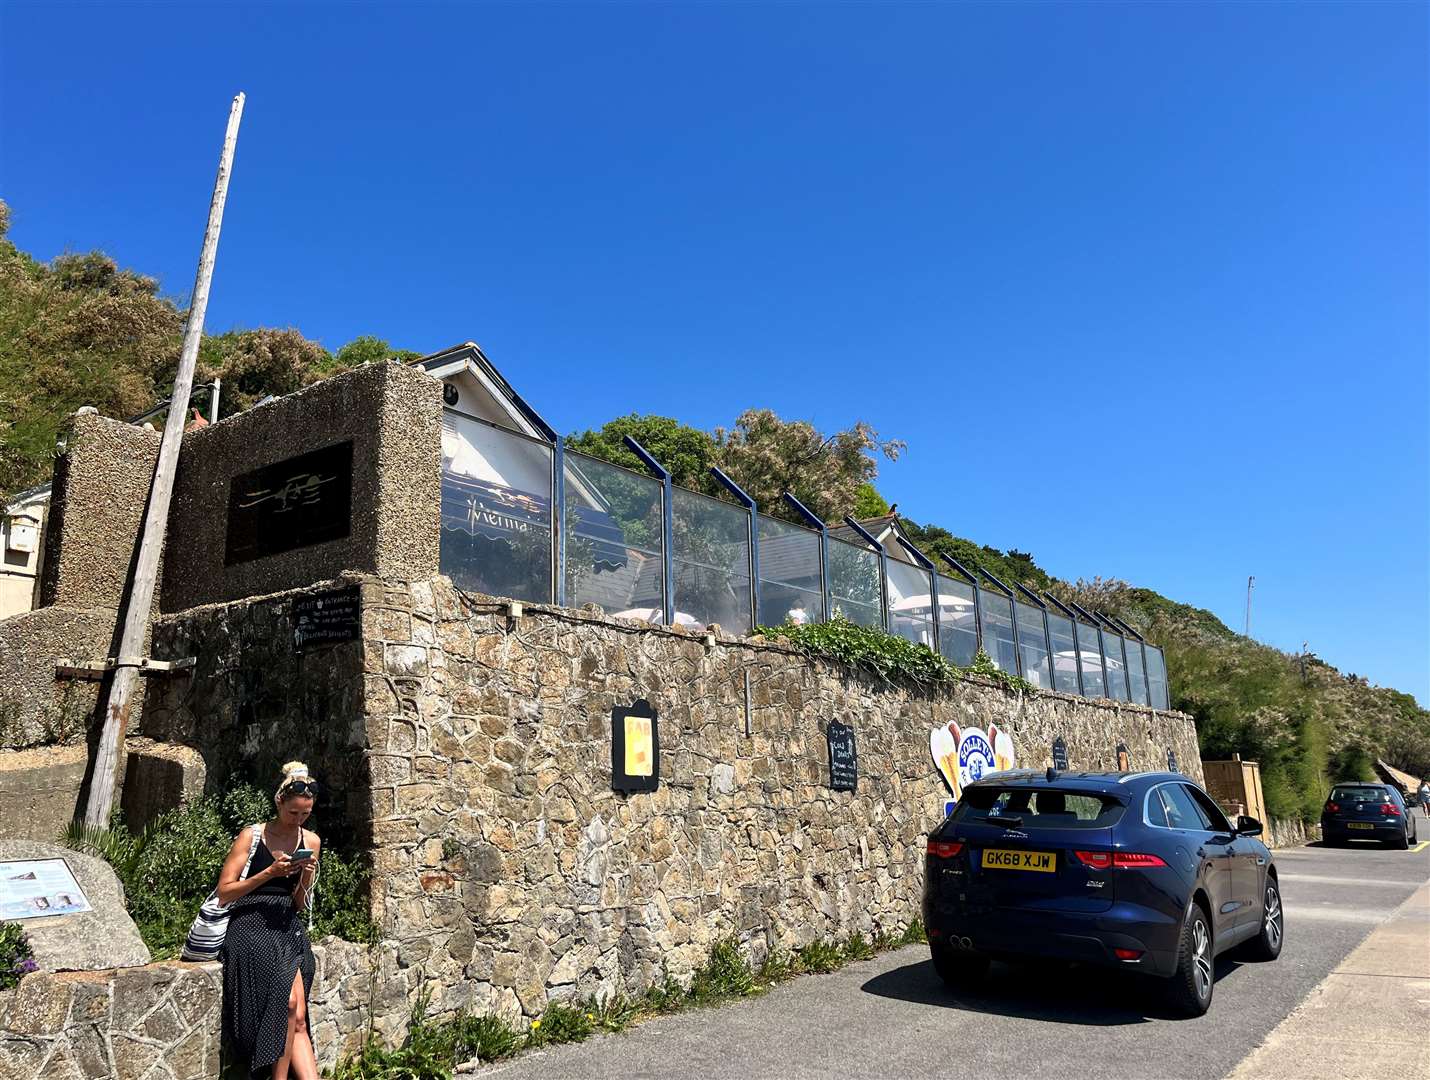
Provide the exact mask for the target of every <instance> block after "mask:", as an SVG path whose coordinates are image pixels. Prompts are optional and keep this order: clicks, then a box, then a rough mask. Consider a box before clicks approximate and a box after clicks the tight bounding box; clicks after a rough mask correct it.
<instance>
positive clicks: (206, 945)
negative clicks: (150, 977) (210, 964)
mask: <svg viewBox="0 0 1430 1080" xmlns="http://www.w3.org/2000/svg"><path fill="white" fill-rule="evenodd" d="M262 835H263V826H262V825H255V826H254V827H253V839H252V841H250V843H249V845H248V860H247V861H246V862H245V863H244V864H243V873H241V874H239V875H238V880H239V881H242V880H243V879H244V878H246V877H248V868H249V867H250V866H252V865H253V853H254V852H255V851H257V850H258V839H259V837H260V836H262ZM232 906H233V905H231V904H221V903H219V898H218V889H217V888H215V889H214V891H213V892H211V893H209V895H208V899H207V900H205V901H204V902H203V903H202V904H200V905H199V913H198V914H197V915H195V916H194V923H193V925H192V926H190V927H189V936H188V937H187V938H185V939H184V949H183V951H182V952H181V953H179V959H181V960H190V961H194V962H199V961H203V960H217V959H218V951H219V949H221V948H223V937H224V935H225V934H226V933H228V909H229V908H230V907H232Z"/></svg>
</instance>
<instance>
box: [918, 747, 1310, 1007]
mask: <svg viewBox="0 0 1430 1080" xmlns="http://www.w3.org/2000/svg"><path fill="white" fill-rule="evenodd" d="M1261 831H1262V827H1261V823H1260V822H1258V821H1256V820H1255V819H1253V818H1248V817H1242V818H1239V819H1238V820H1237V823H1236V825H1235V826H1233V825H1232V823H1231V822H1229V821H1228V820H1227V819H1226V816H1225V815H1224V814H1223V813H1222V812H1221V810H1220V809H1219V808H1218V807H1217V804H1216V803H1215V802H1214V801H1213V800H1212V798H1211V797H1210V796H1209V795H1207V793H1206V792H1205V791H1203V790H1202V789H1201V788H1200V787H1198V786H1197V785H1196V784H1195V783H1193V782H1192V781H1190V780H1188V779H1187V778H1186V777H1185V776H1182V775H1180V774H1178V773H1165V772H1161V773H1091V772H1064V773H1058V772H1055V771H1053V770H1052V769H1049V770H1048V771H1047V772H1045V773H1042V772H1030V771H1017V772H1006V773H998V774H995V775H993V776H990V777H987V778H985V779H983V780H979V781H975V782H974V783H971V784H969V785H968V786H967V787H966V788H964V790H963V795H962V797H961V798H960V799H959V802H958V804H957V806H956V807H955V808H954V811H953V813H952V814H951V815H950V816H949V818H948V820H947V821H945V822H944V824H943V825H942V826H941V827H940V828H939V829H938V830H937V831H936V832H934V833H933V835H931V836H930V837H929V839H928V857H927V862H926V865H925V877H924V902H923V912H924V925H925V926H926V927H927V929H928V937H929V946H930V949H931V950H932V953H933V962H934V967H935V968H936V969H937V970H938V973H939V975H940V976H941V977H942V978H943V979H944V981H945V982H947V983H949V984H952V985H968V984H969V983H971V982H973V981H975V980H977V979H978V978H979V977H980V976H981V975H982V974H983V973H984V972H985V971H986V970H987V967H988V962H989V960H990V959H991V958H998V959H1017V958H1019V957H1052V958H1061V959H1064V960H1072V961H1079V962H1083V963H1089V964H1098V965H1106V966H1112V967H1116V968H1120V969H1123V970H1127V971H1131V972H1140V973H1143V974H1147V975H1153V976H1159V977H1161V978H1162V979H1164V980H1166V988H1167V991H1168V994H1169V998H1170V1001H1171V1003H1172V1005H1173V1007H1174V1009H1175V1010H1176V1011H1177V1012H1179V1013H1181V1014H1182V1015H1186V1016H1200V1015H1201V1014H1203V1013H1205V1012H1206V1011H1207V1008H1208V1007H1209V1006H1210V1005H1211V1000H1212V990H1213V988H1214V981H1215V980H1214V978H1213V963H1214V960H1215V958H1216V956H1217V955H1218V954H1220V953H1223V952H1225V951H1226V950H1228V949H1231V948H1233V947H1235V946H1242V947H1243V951H1244V952H1245V953H1246V955H1247V956H1248V958H1251V959H1259V960H1274V959H1276V957H1277V956H1279V955H1280V953H1281V945H1282V942H1283V941H1284V938H1285V916H1284V913H1283V912H1282V909H1281V894H1280V890H1279V888H1278V885H1277V875H1276V866H1275V863H1274V862H1273V861H1272V858H1271V852H1270V851H1269V850H1268V849H1267V848H1266V846H1265V845H1264V844H1262V843H1261V841H1260V840H1258V839H1256V837H1258V836H1259V835H1261Z"/></svg>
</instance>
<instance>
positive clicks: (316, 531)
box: [224, 440, 353, 566]
mask: <svg viewBox="0 0 1430 1080" xmlns="http://www.w3.org/2000/svg"><path fill="white" fill-rule="evenodd" d="M352 495H353V444H352V442H351V440H350V441H348V442H342V443H337V444H335V445H333V446H325V447H323V449H321V450H314V451H312V452H311V453H307V454H300V455H298V456H297V457H293V458H289V459H288V460H286V461H280V462H278V463H277V464H276V465H265V466H264V467H263V468H261V469H255V470H253V471H252V472H248V473H243V474H242V475H241V476H235V477H234V478H233V480H232V481H231V482H230V483H229V489H228V530H227V533H226V537H225V541H224V565H225V566H233V565H235V564H236V563H243V562H250V561H252V560H253V559H259V558H262V557H263V556H265V555H279V554H281V553H283V552H285V551H292V550H294V549H295V548H301V547H309V546H311V545H313V544H325V543H327V542H328V541H330V540H341V539H342V538H343V537H345V536H347V535H348V533H349V532H350V531H351V529H352V501H353V500H352Z"/></svg>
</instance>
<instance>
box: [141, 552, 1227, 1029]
mask: <svg viewBox="0 0 1430 1080" xmlns="http://www.w3.org/2000/svg"><path fill="white" fill-rule="evenodd" d="M348 580H349V581H352V580H359V581H360V583H361V584H360V588H361V596H362V603H363V613H362V639H363V640H361V641H355V642H351V643H346V644H340V645H337V646H334V647H331V648H328V649H324V650H320V651H317V652H309V653H303V654H298V653H295V652H294V650H293V647H292V610H293V604H294V602H295V600H296V599H297V598H298V597H299V596H301V595H303V594H304V591H303V590H297V591H293V592H289V593H283V594H278V595H274V596H270V597H263V598H257V599H253V600H249V601H243V602H239V603H234V604H227V605H215V606H211V607H203V608H196V609H192V610H189V611H186V612H182V613H179V614H176V615H172V616H167V617H165V618H163V619H161V620H159V622H158V623H157V624H156V627H155V651H156V654H158V655H160V656H161V657H167V656H174V655H180V654H182V655H194V656H197V657H198V663H199V667H198V669H197V670H196V672H195V676H194V678H193V679H192V680H187V679H185V680H174V681H172V682H170V683H166V684H165V688H164V689H165V692H164V693H163V694H162V695H160V694H158V693H153V694H151V700H150V702H149V703H148V705H147V707H146V710H145V714H144V717H143V719H142V726H143V733H144V734H145V735H148V736H152V737H154V738H157V739H162V740H167V741H174V742H187V743H190V744H191V745H193V746H195V747H196V748H197V749H198V750H199V751H200V753H201V754H202V756H203V757H204V759H205V761H206V762H207V764H208V768H209V773H210V776H213V777H221V776H225V775H230V774H232V773H249V774H251V775H254V776H257V777H260V778H265V779H266V778H270V777H271V774H272V773H273V771H274V769H275V768H276V766H277V765H278V764H279V763H280V762H281V761H283V760H285V759H287V758H291V757H301V758H303V759H305V760H307V761H309V763H310V764H312V765H313V766H314V767H315V769H316V771H317V772H318V774H319V776H320V778H321V779H322V780H323V781H324V782H325V783H324V796H323V799H322V800H320V804H319V808H318V818H319V821H318V826H317V827H318V829H319V831H320V832H323V831H324V826H323V824H322V821H323V818H324V817H325V815H326V816H328V819H329V820H338V819H341V820H342V821H343V823H344V828H345V829H346V830H347V835H345V836H344V838H343V839H344V840H345V841H347V842H349V843H354V842H355V843H357V844H359V845H360V846H363V847H366V848H368V849H369V850H370V851H371V852H372V855H373V859H374V864H375V870H376V875H375V883H376V884H375V888H374V896H373V905H374V913H375V916H376V918H377V919H378V921H379V924H380V926H381V927H382V929H383V932H384V934H385V937H386V939H387V941H388V942H389V943H390V944H391V945H392V947H393V949H394V957H395V962H394V963H393V964H392V966H391V970H390V971H389V972H388V973H387V974H386V975H385V976H384V982H383V985H384V988H385V992H387V993H389V994H391V995H392V1000H393V1004H392V1006H391V1009H392V1011H391V1012H386V1011H381V1012H380V1018H383V1019H384V1022H386V1021H387V1020H389V1019H390V1018H391V1017H392V1016H397V1015H400V1013H401V1012H402V1011H403V1010H404V1009H405V1004H404V1003H405V1001H406V1000H408V999H409V998H410V997H411V996H412V995H415V994H416V993H417V992H418V991H419V989H420V988H421V986H422V984H423V983H424V982H425V983H426V984H427V989H429V990H431V991H432V993H433V996H434V1003H435V1005H436V1007H437V1008H441V1009H449V1008H455V1007H457V1006H460V1005H469V1006H471V1007H473V1008H475V1009H477V1010H482V1011H485V1010H497V1011H502V1012H505V1013H508V1014H513V1015H514V1014H517V1013H523V1014H526V1015H534V1014H536V1013H538V1012H540V1011H541V1009H542V1008H543V1007H544V1006H545V1005H546V1004H547V1002H548V1001H549V1000H553V999H560V998H563V997H567V996H571V995H576V994H581V995H584V994H589V993H594V992H596V991H598V990H626V991H630V992H635V991H639V990H640V989H641V988H643V987H644V986H646V985H648V984H649V983H650V982H651V981H652V980H654V979H656V978H659V977H660V976H661V975H662V973H663V972H664V971H665V970H668V971H669V972H670V973H671V974H673V975H675V976H676V977H681V976H683V975H684V974H686V973H688V972H689V970H690V969H691V968H692V967H693V966H694V965H696V964H697V963H699V962H700V961H701V960H702V959H703V958H704V956H705V955H706V952H707V951H708V948H709V946H710V945H711V943H712V942H714V941H715V940H716V939H718V938H719V937H722V936H724V935H727V934H737V935H739V936H740V938H741V939H742V940H743V941H744V942H745V944H746V945H747V946H748V948H749V949H750V950H751V951H752V952H753V953H754V954H755V955H756V957H757V958H758V956H759V955H760V954H762V953H763V952H764V951H765V950H766V949H768V948H771V947H778V948H792V947H797V946H799V945H802V944H804V943H807V942H809V941H811V940H813V939H815V938H836V937H841V936H844V935H846V934H849V933H851V932H854V931H859V932H863V933H872V932H874V931H876V930H881V929H883V930H887V929H894V928H897V927H901V926H903V925H904V924H906V923H907V922H908V921H909V920H910V919H912V918H913V917H914V916H915V915H916V914H917V911H918V903H919V896H920V890H921V874H922V841H923V837H924V835H925V834H926V833H927V831H928V830H929V829H930V828H931V827H932V826H933V825H935V824H936V823H937V822H938V821H939V820H940V819H941V817H942V812H943V805H944V802H945V800H946V798H947V794H946V792H945V791H944V788H943V785H942V782H941V780H939V778H938V776H937V774H936V772H935V769H934V765H933V762H932V760H931V758H930V754H929V748H928V740H929V733H930V730H931V728H932V727H933V726H934V725H943V724H946V723H948V722H949V721H950V720H956V721H957V722H958V723H959V724H960V725H965V726H966V725H974V726H980V727H983V728H985V729H986V728H987V727H989V726H990V725H995V724H996V725H997V726H998V728H999V729H1000V730H1005V731H1007V732H1009V733H1010V734H1011V736H1012V737H1013V740H1014V743H1015V745H1016V746H1017V749H1018V754H1019V761H1020V763H1021V764H1024V765H1029V766H1035V767H1043V766H1046V765H1047V764H1050V762H1051V749H1050V748H1051V744H1052V741H1053V739H1054V738H1056V737H1058V736H1061V737H1062V738H1063V739H1064V741H1065V742H1066V745H1067V750H1068V756H1069V759H1070V763H1071V765H1072V767H1073V768H1084V767H1086V768H1099V767H1101V768H1115V766H1116V746H1117V744H1118V743H1119V742H1122V743H1125V744H1126V745H1127V746H1128V748H1129V750H1130V752H1131V758H1132V764H1133V766H1134V767H1139V768H1153V769H1155V768H1162V767H1164V766H1165V761H1166V753H1167V750H1168V749H1171V750H1173V751H1174V752H1175V753H1176V755H1177V758H1178V760H1179V761H1181V762H1183V763H1184V767H1185V768H1188V769H1189V770H1192V775H1193V776H1194V778H1196V779H1200V778H1201V777H1200V768H1199V765H1200V762H1199V758H1198V755H1197V752H1196V736H1195V732H1194V730H1193V726H1192V723H1191V721H1190V719H1189V718H1187V717H1185V716H1182V715H1180V714H1175V713H1157V712H1154V711H1152V710H1150V709H1147V708H1145V707H1140V706H1131V705H1126V704H1116V703H1113V702H1089V701H1085V700H1083V699H1081V698H1071V697H1065V696H1062V695H1056V694H1041V695H1037V696H1034V697H1026V696H1022V695H1019V694H1015V693H1010V692H1008V691H1005V690H1003V689H1002V688H1001V687H999V686H997V685H995V684H992V683H989V682H985V681H978V680H970V681H966V682H962V683H959V684H957V685H955V686H953V687H950V688H945V689H940V690H939V691H937V692H928V691H921V690H917V689H914V688H910V687H907V686H898V685H893V684H889V683H881V682H879V681H878V680H877V679H875V678H873V677H868V676H864V675H859V674H854V673H851V672H848V671H846V670H843V669H840V668H838V667H837V666H835V665H832V664H829V663H826V662H820V661H811V660H810V659H808V658H806V657H804V656H802V655H800V654H798V653H797V652H795V651H793V650H792V649H790V648H787V647H782V646H779V645H775V644H765V643H759V642H753V641H745V640H735V639H730V638H726V637H718V638H716V639H714V642H713V644H709V643H707V641H706V639H705V637H704V635H689V634H686V633H682V632H680V631H673V630H666V629H662V628H651V627H647V626H645V625H644V624H636V623H630V622H626V621H622V620H612V619H609V618H606V617H604V616H600V615H596V614H587V613H583V612H575V611H569V610H565V611H563V610H561V609H555V608H545V607H533V606H531V605H528V606H526V608H525V614H524V615H523V616H521V617H519V618H516V619H512V618H510V617H509V616H508V615H507V614H506V611H507V608H506V606H505V605H504V604H503V603H501V602H500V601H496V600H492V599H490V598H483V597H466V596H464V595H462V594H461V593H459V592H458V591H457V590H455V589H454V588H453V587H452V586H451V585H450V583H449V582H447V581H446V579H443V578H432V579H429V580H425V581H417V582H404V581H398V580H387V581H384V580H379V579H375V578H362V579H353V578H349V579H348ZM326 587H332V586H331V585H329V586H326ZM308 591H311V590H308ZM747 675H748V677H749V683H750V710H749V714H748V718H747V715H746V709H745V678H746V676H747ZM638 698H646V699H648V700H649V701H650V702H651V703H652V704H653V705H654V706H655V707H656V709H657V710H658V712H659V714H660V727H661V786H660V789H659V790H658V791H656V792H655V793H653V794H639V795H621V794H617V793H615V792H613V791H612V790H611V771H610V712H611V709H612V708H613V707H615V706H617V705H627V704H630V703H632V702H634V701H635V700H636V699H638ZM831 720H839V721H841V722H844V723H849V724H852V725H853V727H854V729H855V732H856V738H857V740H858V753H859V764H860V776H859V788H858V791H857V792H854V793H849V792H835V791H833V790H831V789H830V787H829V784H828V777H829V773H828V760H827V748H826V741H825V734H824V732H825V729H826V726H827V725H828V723H829V722H830V721H831Z"/></svg>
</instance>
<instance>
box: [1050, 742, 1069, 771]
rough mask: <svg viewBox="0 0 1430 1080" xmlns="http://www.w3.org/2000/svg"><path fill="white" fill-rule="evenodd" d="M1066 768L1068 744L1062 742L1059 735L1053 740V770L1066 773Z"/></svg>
mask: <svg viewBox="0 0 1430 1080" xmlns="http://www.w3.org/2000/svg"><path fill="white" fill-rule="evenodd" d="M1067 767H1068V744H1067V743H1065V742H1063V737H1062V736H1061V735H1059V736H1058V737H1057V738H1056V739H1054V740H1053V768H1055V769H1057V770H1058V772H1066V771H1067Z"/></svg>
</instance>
